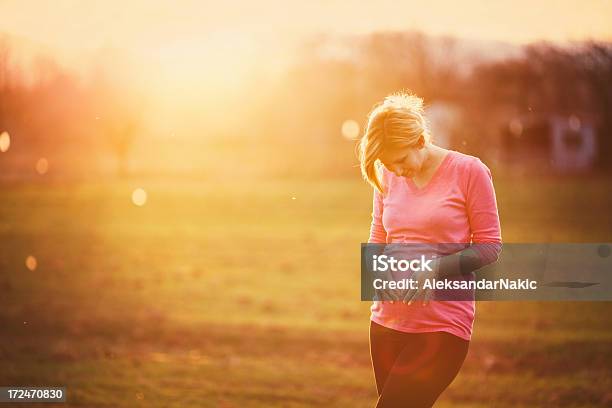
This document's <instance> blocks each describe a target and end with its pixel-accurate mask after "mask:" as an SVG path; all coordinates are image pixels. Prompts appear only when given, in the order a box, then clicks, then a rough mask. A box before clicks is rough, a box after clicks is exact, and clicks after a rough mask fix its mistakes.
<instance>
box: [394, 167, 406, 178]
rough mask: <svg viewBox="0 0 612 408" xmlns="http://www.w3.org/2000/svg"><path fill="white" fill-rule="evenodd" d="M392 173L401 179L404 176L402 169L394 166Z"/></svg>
mask: <svg viewBox="0 0 612 408" xmlns="http://www.w3.org/2000/svg"><path fill="white" fill-rule="evenodd" d="M393 173H395V175H396V176H398V177H401V176H402V175H403V174H404V169H402V168H401V167H400V166H395V167H393Z"/></svg>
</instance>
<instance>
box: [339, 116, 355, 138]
mask: <svg viewBox="0 0 612 408" xmlns="http://www.w3.org/2000/svg"><path fill="white" fill-rule="evenodd" d="M342 136H343V137H344V138H346V139H348V140H355V139H357V137H358V136H359V123H357V122H355V121H354V120H353V119H347V120H345V121H344V122H343V123H342Z"/></svg>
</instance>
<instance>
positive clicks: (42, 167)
mask: <svg viewBox="0 0 612 408" xmlns="http://www.w3.org/2000/svg"><path fill="white" fill-rule="evenodd" d="M47 171H49V161H48V160H47V159H45V158H44V157H41V158H40V159H38V161H37V162H36V172H37V173H38V174H40V175H41V176H42V175H43V174H46V173H47Z"/></svg>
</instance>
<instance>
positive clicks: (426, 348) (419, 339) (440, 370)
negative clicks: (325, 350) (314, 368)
mask: <svg viewBox="0 0 612 408" xmlns="http://www.w3.org/2000/svg"><path fill="white" fill-rule="evenodd" d="M469 344H470V342H469V341H467V340H464V339H462V338H460V337H457V336H455V335H452V334H450V333H446V332H432V333H404V332H400V331H397V330H393V329H389V328H387V327H384V326H381V325H379V324H377V323H375V322H373V321H370V355H371V357H372V367H373V368H374V375H375V377H376V388H377V390H378V402H377V404H376V407H377V408H382V407H409V408H413V407H415V408H420V407H431V406H433V404H434V403H435V402H436V400H437V399H438V397H439V396H440V394H442V391H444V390H445V389H446V387H448V386H449V385H450V383H451V382H452V381H453V380H454V379H455V376H456V375H457V373H458V372H459V369H460V368H461V365H462V364H463V361H464V360H465V357H466V355H467V351H468V347H469Z"/></svg>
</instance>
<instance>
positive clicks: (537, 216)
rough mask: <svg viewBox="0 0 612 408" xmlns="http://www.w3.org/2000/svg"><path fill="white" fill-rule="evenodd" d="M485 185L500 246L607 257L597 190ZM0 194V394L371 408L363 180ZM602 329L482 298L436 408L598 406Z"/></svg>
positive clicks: (608, 339)
mask: <svg viewBox="0 0 612 408" xmlns="http://www.w3.org/2000/svg"><path fill="white" fill-rule="evenodd" d="M137 187H142V188H144V189H145V190H146V191H147V193H148V201H147V203H146V205H144V206H143V207H137V206H135V205H134V204H132V202H131V193H132V191H133V189H134V188H137ZM496 188H497V197H498V203H499V208H500V215H501V219H502V234H503V237H504V240H505V242H610V241H612V216H611V214H610V208H612V202H611V197H612V187H610V185H609V182H608V180H606V179H604V178H599V179H598V178H595V179H575V180H567V179H566V180H558V179H551V180H540V181H536V180H530V181H526V180H520V182H519V181H517V180H503V179H502V180H497V181H496ZM1 191H2V192H1V193H0V234H1V240H2V241H1V242H2V250H1V252H0V268H1V270H2V273H1V274H0V289H1V290H2V292H1V293H2V294H1V295H0V327H1V333H0V359H1V360H0V361H1V362H0V385H41V386H42V385H57V386H61V385H65V386H66V387H67V389H68V400H69V404H68V405H70V406H82V407H134V406H146V407H269V406H282V407H311V406H338V407H371V406H373V404H374V401H375V399H376V389H375V386H374V379H373V374H372V371H371V366H370V360H369V354H368V317H369V306H370V304H369V303H368V302H360V301H359V282H360V280H359V244H360V242H364V241H365V240H366V239H367V234H368V228H369V222H370V218H369V217H370V215H369V214H370V206H371V190H370V189H369V188H368V187H367V186H366V185H365V184H364V183H363V182H361V181H360V180H327V181H313V180H301V181H268V182H258V183H253V182H249V181H246V180H245V181H240V180H238V181H236V180H229V179H226V180H220V181H219V182H217V183H215V184H212V183H208V182H196V181H179V180H166V181H160V180H157V181H154V182H153V181H148V180H142V181H133V182H131V181H130V182H128V181H125V182H112V183H111V182H99V183H93V184H78V185H70V184H28V185H19V184H11V185H4V186H2V189H1ZM30 255H31V256H34V257H35V258H36V260H37V266H36V268H35V269H34V270H30V269H28V268H26V266H25V259H26V257H28V256H30ZM330 284H334V286H338V287H339V288H340V289H331V287H332V285H330ZM611 314H612V304H610V303H604V302H600V303H590V302H563V303H562V302H498V303H493V302H479V303H478V304H477V313H476V323H475V328H474V337H473V341H472V344H471V346H470V351H469V354H468V359H467V361H466V363H465V365H464V367H463V369H462V371H461V372H460V374H459V376H458V377H457V378H456V380H455V382H454V383H453V384H452V385H451V387H450V388H449V389H448V390H447V391H446V392H445V393H444V394H443V395H442V397H441V399H440V400H439V403H438V404H437V405H436V406H439V407H492V406H495V407H506V406H507V407H534V406H564V407H579V406H580V407H583V406H604V405H607V404H612V392H610V390H611V389H612V326H611V323H612V320H611V318H610V316H611ZM19 406H24V405H23V404H20V405H19ZM44 406H49V405H48V404H45V405H44Z"/></svg>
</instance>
